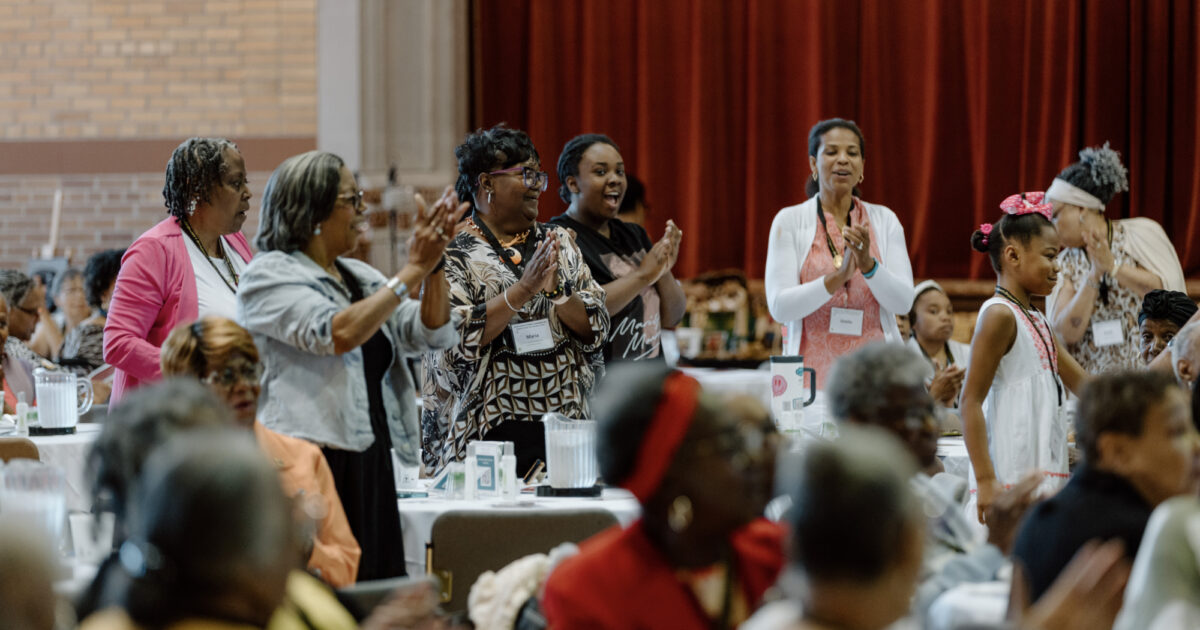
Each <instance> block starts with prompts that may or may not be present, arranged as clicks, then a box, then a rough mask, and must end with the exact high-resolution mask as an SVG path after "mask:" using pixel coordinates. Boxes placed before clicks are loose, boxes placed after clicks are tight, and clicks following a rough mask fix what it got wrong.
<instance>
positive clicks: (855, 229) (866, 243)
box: [842, 223, 875, 273]
mask: <svg viewBox="0 0 1200 630" xmlns="http://www.w3.org/2000/svg"><path fill="white" fill-rule="evenodd" d="M842 240H843V241H845V243H846V247H847V249H848V250H849V251H850V252H851V253H853V254H854V258H855V262H857V263H858V268H859V269H861V270H863V272H864V273H866V272H868V271H870V270H871V267H872V266H873V265H874V264H875V263H874V262H872V260H871V225H870V224H869V223H864V224H863V225H851V226H849V227H847V228H845V229H844V230H842Z"/></svg>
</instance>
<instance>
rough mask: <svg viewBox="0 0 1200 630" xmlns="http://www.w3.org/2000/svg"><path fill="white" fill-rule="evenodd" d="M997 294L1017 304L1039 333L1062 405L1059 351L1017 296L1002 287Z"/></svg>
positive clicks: (1047, 326) (998, 288)
mask: <svg viewBox="0 0 1200 630" xmlns="http://www.w3.org/2000/svg"><path fill="white" fill-rule="evenodd" d="M996 294H997V295H999V296H1000V297H1002V298H1004V299H1006V300H1008V301H1009V302H1012V303H1013V304H1016V305H1017V308H1019V309H1021V313H1022V314H1024V315H1025V319H1027V320H1028V321H1029V326H1030V328H1033V332H1035V333H1037V338H1038V341H1040V342H1041V344H1042V348H1044V349H1045V350H1046V356H1047V358H1049V359H1050V366H1051V367H1052V368H1053V370H1054V386H1055V387H1056V388H1057V389H1058V404H1059V405H1062V403H1063V387H1062V382H1061V381H1060V380H1059V378H1058V351H1057V349H1056V348H1055V347H1054V346H1052V345H1050V342H1049V341H1047V340H1046V337H1045V336H1044V335H1042V329H1041V328H1038V325H1037V321H1036V320H1034V319H1033V313H1030V312H1029V309H1027V308H1025V305H1024V304H1022V303H1021V301H1020V300H1018V299H1017V296H1015V295H1013V294H1012V292H1010V291H1009V290H1008V289H1005V288H1004V287H1001V286H997V287H996ZM1030 308H1033V310H1034V312H1037V308H1034V307H1030ZM1038 314H1039V315H1040V314H1041V313H1038ZM1045 321H1046V320H1045V318H1042V322H1043V323H1045ZM1046 332H1047V333H1049V332H1050V324H1048V323H1047V324H1046ZM1050 337H1051V339H1053V338H1054V335H1053V333H1051V335H1050Z"/></svg>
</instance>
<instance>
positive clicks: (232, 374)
mask: <svg viewBox="0 0 1200 630" xmlns="http://www.w3.org/2000/svg"><path fill="white" fill-rule="evenodd" d="M262 375H263V366H262V364H261V363H240V364H236V365H231V366H228V367H226V368H224V369H220V370H215V371H213V372H212V373H210V374H209V375H208V376H207V377H206V378H205V379H204V382H205V383H208V384H209V385H216V386H218V387H224V388H226V389H229V388H231V387H233V386H235V385H237V384H239V383H245V384H246V385H257V384H258V381H259V379H261V378H262Z"/></svg>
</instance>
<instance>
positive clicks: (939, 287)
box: [913, 230, 990, 304]
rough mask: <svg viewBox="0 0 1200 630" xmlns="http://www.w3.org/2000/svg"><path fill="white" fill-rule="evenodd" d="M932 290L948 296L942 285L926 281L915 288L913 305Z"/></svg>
mask: <svg viewBox="0 0 1200 630" xmlns="http://www.w3.org/2000/svg"><path fill="white" fill-rule="evenodd" d="M989 231H990V230H989ZM931 289H937V291H938V292H939V293H941V294H943V295H945V294H946V290H945V289H943V288H942V285H940V284H938V283H937V282H934V281H933V280H926V281H924V282H922V283H920V284H918V285H917V286H915V287H913V304H916V302H917V298H919V297H921V294H923V293H925V292H926V291H929V290H931Z"/></svg>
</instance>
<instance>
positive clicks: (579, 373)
mask: <svg viewBox="0 0 1200 630" xmlns="http://www.w3.org/2000/svg"><path fill="white" fill-rule="evenodd" d="M454 154H455V156H457V158H458V182H457V183H456V184H455V188H456V189H457V191H458V198H459V199H462V200H463V201H467V202H469V203H470V205H471V207H472V208H473V212H472V214H471V217H470V220H469V221H467V223H466V225H465V226H464V227H463V228H462V229H460V230H459V231H458V234H457V235H456V236H454V238H453V240H451V241H450V244H449V245H447V246H446V278H447V280H449V282H450V306H451V308H452V309H453V311H454V312H455V313H457V314H458V317H459V319H457V320H456V323H457V324H458V327H459V328H458V332H459V335H460V336H461V340H460V341H459V342H458V343H456V344H454V345H453V346H452V347H450V348H449V349H446V350H444V351H440V352H430V353H428V354H426V355H425V378H424V384H423V387H422V388H421V391H422V395H423V403H424V412H423V417H422V428H423V431H422V440H423V445H424V452H423V453H422V458H423V460H424V463H425V468H426V470H428V471H430V472H433V473H436V472H439V471H441V470H442V468H443V467H445V465H446V464H448V463H450V462H454V461H462V459H463V458H464V457H466V452H467V442H470V441H473V440H479V439H485V440H509V441H512V442H514V443H515V445H516V456H517V467H518V469H519V470H518V472H519V473H524V472H525V470H527V469H528V465H529V464H530V463H531V462H532V460H534V459H537V458H539V457H544V452H545V447H544V444H543V437H542V436H543V435H544V434H543V432H542V428H541V426H540V425H538V424H535V423H533V422H529V421H537V420H541V418H542V416H543V415H544V414H547V413H550V412H557V413H561V414H563V415H565V416H568V417H571V418H587V417H590V413H589V407H588V397H589V395H590V394H591V392H592V387H593V386H594V385H595V383H596V379H597V378H598V377H599V375H600V373H601V370H602V369H603V356H601V354H600V353H599V352H598V351H599V350H600V348H601V347H602V346H603V345H604V340H605V338H606V337H607V335H608V330H609V317H608V310H607V309H606V308H605V294H604V290H603V289H601V288H600V285H599V284H597V283H596V281H595V280H594V279H593V278H592V273H591V271H589V270H588V266H587V264H585V263H584V259H583V254H582V253H581V252H580V250H579V248H578V247H576V245H575V243H574V241H573V240H572V239H571V236H570V234H569V233H568V232H567V230H565V229H563V228H561V227H552V226H548V225H545V224H541V223H538V222H537V216H538V198H539V197H540V196H541V194H542V192H543V191H545V190H546V186H547V183H548V182H549V179H550V176H549V175H547V174H546V173H545V172H543V171H542V169H541V161H540V158H539V157H538V152H537V149H536V148H534V146H533V142H532V141H531V140H530V139H529V136H527V135H525V133H524V132H522V131H518V130H516V129H509V128H507V127H504V126H503V125H499V126H496V127H493V128H491V129H487V130H483V129H481V130H479V131H476V132H474V133H472V134H471V135H469V136H467V139H466V141H465V142H463V144H461V145H459V147H458V148H457V149H455V151H454ZM539 451H540V454H539Z"/></svg>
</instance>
